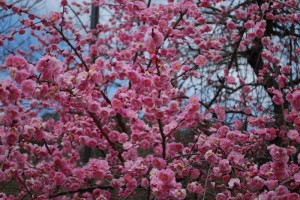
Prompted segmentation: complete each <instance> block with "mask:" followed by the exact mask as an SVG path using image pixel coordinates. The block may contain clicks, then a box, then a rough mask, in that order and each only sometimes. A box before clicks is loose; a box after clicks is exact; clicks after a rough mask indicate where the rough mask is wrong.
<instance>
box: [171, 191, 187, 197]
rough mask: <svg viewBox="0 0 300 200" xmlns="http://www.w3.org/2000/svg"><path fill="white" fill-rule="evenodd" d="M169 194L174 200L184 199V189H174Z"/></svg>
mask: <svg viewBox="0 0 300 200" xmlns="http://www.w3.org/2000/svg"><path fill="white" fill-rule="evenodd" d="M171 194H172V196H173V197H174V198H175V199H178V200H181V199H185V197H186V190H185V189H175V190H173V191H171Z"/></svg>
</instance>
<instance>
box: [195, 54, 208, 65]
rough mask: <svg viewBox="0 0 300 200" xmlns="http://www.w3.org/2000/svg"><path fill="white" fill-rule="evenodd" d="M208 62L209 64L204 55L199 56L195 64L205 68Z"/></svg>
mask: <svg viewBox="0 0 300 200" xmlns="http://www.w3.org/2000/svg"><path fill="white" fill-rule="evenodd" d="M206 62H207V60H206V57H205V56H203V55H198V56H197V57H196V58H195V64H196V65H200V66H204V65H205V64H206Z"/></svg>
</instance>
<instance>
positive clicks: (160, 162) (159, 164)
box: [151, 157, 167, 170]
mask: <svg viewBox="0 0 300 200" xmlns="http://www.w3.org/2000/svg"><path fill="white" fill-rule="evenodd" d="M151 163H152V165H153V167H155V168H157V169H158V170H162V169H164V168H165V167H166V166H167V163H166V161H165V160H164V159H162V158H157V157H155V158H153V160H152V162H151Z"/></svg>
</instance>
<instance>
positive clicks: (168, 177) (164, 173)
mask: <svg viewBox="0 0 300 200" xmlns="http://www.w3.org/2000/svg"><path fill="white" fill-rule="evenodd" d="M157 177H158V179H159V180H160V181H162V182H163V183H164V184H166V185H168V184H172V182H173V181H175V173H174V172H173V171H172V170H171V169H163V170H161V171H159V172H158V174H157Z"/></svg>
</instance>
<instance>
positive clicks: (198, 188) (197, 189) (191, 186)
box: [187, 182, 204, 194]
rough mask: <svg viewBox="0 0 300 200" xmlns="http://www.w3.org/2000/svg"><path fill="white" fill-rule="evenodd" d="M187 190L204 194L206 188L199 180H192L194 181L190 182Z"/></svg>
mask: <svg viewBox="0 0 300 200" xmlns="http://www.w3.org/2000/svg"><path fill="white" fill-rule="evenodd" d="M187 190H188V191H189V192H192V193H196V194H203V192H204V188H203V187H202V185H201V184H200V183H198V182H192V183H190V184H188V185H187Z"/></svg>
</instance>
